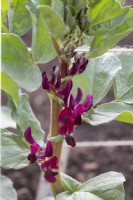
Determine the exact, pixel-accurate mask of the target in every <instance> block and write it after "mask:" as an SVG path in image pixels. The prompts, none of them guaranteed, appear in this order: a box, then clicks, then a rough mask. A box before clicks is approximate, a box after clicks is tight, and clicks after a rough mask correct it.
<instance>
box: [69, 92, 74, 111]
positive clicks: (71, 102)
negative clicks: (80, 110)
mask: <svg viewBox="0 0 133 200" xmlns="http://www.w3.org/2000/svg"><path fill="white" fill-rule="evenodd" d="M75 105H76V101H75V99H74V97H73V95H72V94H71V95H70V99H69V107H70V108H71V109H73V108H74V107H75Z"/></svg>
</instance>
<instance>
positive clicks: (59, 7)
mask: <svg viewBox="0 0 133 200" xmlns="http://www.w3.org/2000/svg"><path fill="white" fill-rule="evenodd" d="M51 7H52V9H53V10H54V11H56V12H57V13H58V14H59V15H60V16H61V17H62V19H63V18H64V5H63V2H62V1H61V0H53V1H52V3H51Z"/></svg>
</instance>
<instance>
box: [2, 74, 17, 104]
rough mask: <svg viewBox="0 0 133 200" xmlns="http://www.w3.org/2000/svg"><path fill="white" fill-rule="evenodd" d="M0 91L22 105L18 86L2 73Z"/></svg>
mask: <svg viewBox="0 0 133 200" xmlns="http://www.w3.org/2000/svg"><path fill="white" fill-rule="evenodd" d="M0 89H1V90H3V91H4V92H6V93H7V94H8V95H9V96H10V97H11V98H12V99H13V100H14V101H15V102H16V103H17V104H19V103H20V97H19V87H18V85H17V84H16V83H15V82H14V81H13V80H12V79H11V78H10V77H9V76H8V75H7V74H5V73H4V72H1V85H0Z"/></svg>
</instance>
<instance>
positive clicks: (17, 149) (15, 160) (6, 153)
mask: <svg viewBox="0 0 133 200" xmlns="http://www.w3.org/2000/svg"><path fill="white" fill-rule="evenodd" d="M28 152H29V149H28V147H27V146H26V144H25V143H24V142H23V140H22V139H21V138H20V137H19V136H18V135H16V134H13V133H11V132H3V133H1V166H2V167H3V168H6V169H11V168H13V169H20V168H23V167H26V166H28V164H29V162H28V160H27V155H28Z"/></svg>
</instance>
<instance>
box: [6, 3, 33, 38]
mask: <svg viewBox="0 0 133 200" xmlns="http://www.w3.org/2000/svg"><path fill="white" fill-rule="evenodd" d="M20 2H21V1H20ZM10 27H11V29H10V32H12V33H14V34H16V35H19V36H22V35H24V34H25V33H26V32H27V31H28V30H30V28H31V18H30V14H29V11H28V9H27V8H26V6H25V4H22V3H18V5H17V7H16V8H15V9H14V12H13V17H12V24H11V25H10Z"/></svg>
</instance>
